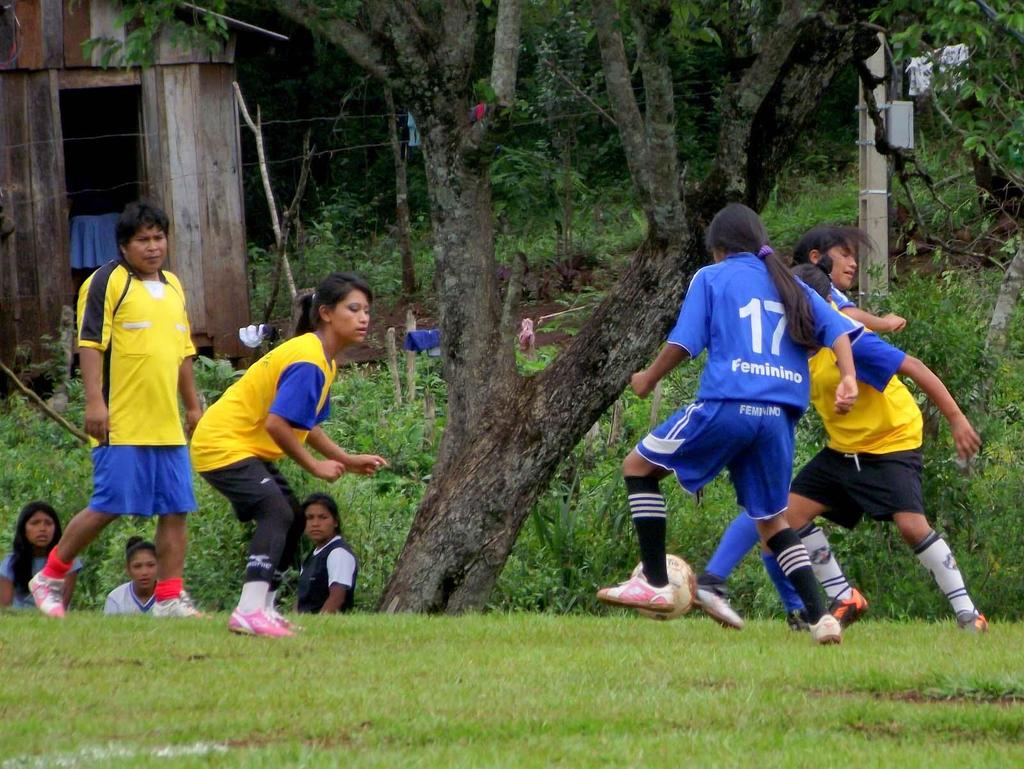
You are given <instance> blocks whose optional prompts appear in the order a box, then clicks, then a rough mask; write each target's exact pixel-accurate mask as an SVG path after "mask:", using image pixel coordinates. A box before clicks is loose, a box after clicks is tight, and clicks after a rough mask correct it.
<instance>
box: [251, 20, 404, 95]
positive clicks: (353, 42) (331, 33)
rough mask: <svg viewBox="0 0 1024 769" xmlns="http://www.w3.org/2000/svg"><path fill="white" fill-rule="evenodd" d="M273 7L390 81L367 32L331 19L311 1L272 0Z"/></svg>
mask: <svg viewBox="0 0 1024 769" xmlns="http://www.w3.org/2000/svg"><path fill="white" fill-rule="evenodd" d="M270 4H271V5H272V6H273V7H274V8H275V9H277V11H278V12H280V14H281V15H282V16H284V17H285V18H288V19H291V20H292V21H294V22H295V23H296V24H299V25H301V26H303V27H306V28H307V29H310V30H316V31H319V32H320V33H321V34H322V35H323V36H324V37H326V38H327V39H328V40H330V41H331V42H332V43H335V44H337V45H339V46H341V48H343V49H344V51H345V53H347V54H348V55H349V56H350V57H351V59H352V60H353V61H354V62H355V63H356V64H358V65H359V66H361V67H362V68H363V69H365V70H366V71H367V72H368V73H370V74H371V75H373V76H374V77H375V78H377V79H378V80H387V79H388V78H389V76H390V74H391V73H390V71H389V69H388V67H387V65H385V63H384V57H383V56H382V54H381V51H380V49H379V48H378V47H377V46H376V45H375V44H374V43H373V40H372V39H371V38H370V36H369V35H367V34H366V33H365V32H364V31H363V30H361V29H359V28H358V27H356V26H355V25H354V24H351V23H350V22H348V21H345V20H344V19H340V18H337V17H336V16H330V15H328V14H326V13H324V11H323V10H322V9H321V8H318V7H317V4H316V3H314V2H310V0H271V2H270Z"/></svg>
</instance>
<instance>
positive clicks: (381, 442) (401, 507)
mask: <svg viewBox="0 0 1024 769" xmlns="http://www.w3.org/2000/svg"><path fill="white" fill-rule="evenodd" d="M994 288H995V286H994V281H993V280H992V279H990V278H986V277H985V276H980V277H979V276H976V275H972V274H970V273H966V272H963V271H960V272H949V273H946V274H944V275H942V276H940V277H938V278H935V277H931V278H924V277H907V278H905V279H903V280H902V281H901V282H900V283H899V285H898V287H897V288H896V290H894V291H893V292H892V294H890V295H889V296H888V297H887V298H886V299H885V302H884V303H883V304H880V305H879V307H878V308H877V309H879V310H892V311H895V312H899V313H901V314H903V315H905V316H906V317H907V318H909V321H910V322H909V324H908V326H907V329H906V330H905V331H904V332H902V333H901V334H899V335H897V336H893V337H892V341H893V342H895V343H896V344H898V345H899V346H900V347H902V348H904V349H906V350H907V351H908V352H910V353H911V354H914V355H916V356H917V357H919V358H921V359H922V360H923V361H925V363H927V364H928V365H929V366H931V367H932V368H933V369H934V370H935V372H936V373H937V374H938V375H939V376H940V377H941V378H942V379H943V380H944V381H945V382H946V384H947V385H948V387H949V389H950V391H951V392H952V393H953V395H954V397H956V398H957V400H958V401H959V402H960V403H961V405H962V406H963V408H964V410H965V412H966V413H967V414H968V416H969V417H970V418H971V420H972V421H973V422H974V424H975V425H976V426H977V427H978V429H979V431H980V432H981V433H982V436H983V439H984V447H983V450H982V453H981V455H980V457H979V459H978V460H977V461H976V462H975V463H973V464H972V465H971V467H970V470H969V472H967V473H966V474H965V473H963V472H961V471H960V470H959V469H958V468H957V466H956V465H955V463H954V462H953V461H952V460H953V456H954V451H953V446H952V442H951V440H950V437H949V432H948V430H947V428H946V425H945V424H944V422H943V421H942V420H941V418H938V419H937V418H935V415H934V414H931V411H930V409H929V408H927V407H926V409H925V411H926V414H928V415H929V416H928V420H927V424H928V425H929V428H930V429H931V432H930V434H929V435H928V436H927V437H926V441H925V483H924V491H925V500H926V505H927V510H928V513H929V517H930V519H931V520H932V521H933V523H934V525H935V527H936V528H937V529H938V530H939V531H940V532H942V533H943V534H944V535H945V536H946V537H947V538H948V540H949V544H950V546H951V547H952V549H953V551H954V553H955V554H956V557H957V559H958V561H959V563H960V566H961V568H962V569H963V572H964V575H965V577H966V579H967V584H968V587H969V588H970V589H971V591H972V593H973V595H974V596H975V597H976V599H977V601H978V603H979V605H980V607H981V608H982V610H983V611H985V612H986V614H988V615H989V616H990V617H992V616H995V617H1002V618H1019V617H1021V616H1022V611H1021V606H1022V605H1024V600H1022V599H1024V565H1022V561H1021V558H1020V554H1021V553H1022V552H1024V532H1022V530H1021V528H1020V526H1019V524H1018V522H1017V503H1018V502H1019V500H1020V499H1021V498H1024V476H1022V474H1021V473H1020V471H1019V469H1018V466H1019V457H1020V455H1021V453H1022V450H1024V410H1022V408H1021V406H1020V404H1021V402H1022V401H1024V367H1022V366H1021V365H1020V357H1019V356H1020V352H1021V348H1022V345H1021V344H1020V339H1021V338H1022V333H1021V329H1022V326H1024V314H1022V313H1018V314H1017V317H1016V319H1015V325H1014V327H1013V330H1012V334H1011V338H1012V339H1013V340H1014V343H1013V345H1011V354H1010V355H1009V356H1008V357H1007V358H1006V359H1004V360H1000V361H991V360H989V359H988V358H987V357H986V354H985V352H984V349H983V338H984V332H985V322H986V319H987V317H988V313H989V312H990V309H991V301H992V296H993V295H994ZM538 352H539V355H538V360H537V361H522V365H523V368H524V370H526V371H535V370H537V369H539V368H542V367H543V366H544V365H546V364H547V363H548V362H550V361H551V360H552V359H553V357H554V355H555V351H554V350H553V349H550V348H545V349H542V350H539V351H538ZM420 361H421V366H420V372H419V374H420V375H419V387H420V389H421V395H422V390H423V388H428V389H429V390H430V391H431V393H432V394H433V395H434V398H435V400H436V403H437V414H438V417H437V424H436V425H435V429H436V435H437V436H438V437H439V436H440V431H441V429H443V423H444V413H445V406H446V403H445V391H444V385H443V382H442V380H441V379H440V377H439V375H438V370H437V368H438V367H437V363H436V361H429V359H427V358H425V357H421V358H420ZM700 368H701V367H700V365H699V364H697V365H684V366H681V367H680V369H679V370H678V371H677V372H675V373H673V375H672V376H670V377H669V378H668V379H667V380H666V386H665V394H664V399H663V402H662V409H661V413H660V414H659V415H658V418H659V419H665V418H667V417H668V416H669V414H671V412H672V411H673V410H675V409H676V408H678V407H679V406H681V405H683V404H685V403H687V402H688V401H689V400H691V399H692V397H693V393H694V392H695V391H696V387H697V380H698V377H699V373H700ZM234 376H235V373H234V372H231V371H230V369H228V368H226V367H225V364H223V363H221V362H214V361H204V360H200V361H199V363H198V364H197V381H198V382H199V387H200V389H201V390H203V392H204V393H206V394H207V397H208V398H209V399H210V400H211V401H212V400H213V399H214V398H215V397H216V396H217V394H219V392H220V391H222V390H223V389H224V388H225V387H226V386H227V385H228V384H229V383H230V382H231V381H232V379H233V378H234ZM70 393H71V404H70V408H69V413H68V417H69V419H71V421H72V422H81V419H82V395H81V387H80V384H79V383H78V382H72V386H71V388H70ZM331 399H332V414H331V418H330V420H329V421H328V422H327V423H326V425H325V429H326V430H327V431H328V433H329V434H331V435H332V436H333V437H334V438H335V439H336V440H337V441H338V442H339V443H340V444H341V445H343V446H344V447H345V448H346V449H348V450H351V451H355V452H370V451H372V452H376V453H380V454H382V455H384V456H386V457H387V458H388V460H389V461H390V463H391V465H390V467H389V468H388V470H386V471H383V472H381V473H379V474H378V475H377V476H375V477H374V478H363V477H349V476H343V477H342V478H341V479H340V480H339V481H338V482H337V483H336V484H333V485H331V484H326V483H323V482H321V481H318V480H316V479H313V478H311V477H310V476H309V475H307V474H305V473H304V472H302V471H301V470H300V469H299V468H298V467H297V466H296V465H295V464H294V463H293V462H291V461H290V460H283V461H282V462H281V463H280V466H281V468H282V470H283V472H284V473H285V475H286V477H287V478H288V479H289V481H290V482H291V483H292V485H293V488H294V489H295V492H296V494H297V495H298V496H299V497H300V498H302V497H303V496H305V495H306V494H309V493H311V492H313V491H324V492H327V493H329V494H332V495H333V496H334V497H335V499H336V500H337V502H338V505H339V508H340V509H341V511H342V522H343V529H344V533H345V535H346V537H347V538H348V539H349V541H350V543H351V544H352V546H353V548H354V549H355V551H356V553H357V554H358V556H359V558H360V562H361V569H360V588H359V592H358V600H357V605H358V606H359V607H360V608H363V609H373V608H375V607H376V604H377V602H378V600H379V598H380V596H381V594H382V592H383V589H384V586H385V584H386V582H387V579H388V577H389V575H390V573H391V570H392V568H393V566H394V563H395V560H396V559H397V557H398V554H399V552H400V551H401V548H402V545H403V543H404V540H405V536H406V533H407V531H408V529H409V526H410V524H411V522H412V519H413V516H414V515H415V511H416V507H417V505H418V503H419V500H420V498H421V497H422V494H423V491H424V489H425V483H426V480H427V479H428V476H429V475H430V473H431V471H432V467H433V462H434V450H435V449H436V446H431V445H427V443H426V438H425V434H426V431H425V429H424V418H423V406H422V398H421V399H420V400H418V401H417V402H415V403H413V404H405V405H403V406H400V407H399V406H396V405H395V404H394V400H393V389H392V384H391V380H390V377H389V375H388V373H387V370H386V368H384V367H377V366H349V367H345V368H343V369H342V371H341V373H340V375H339V377H338V381H337V382H336V383H335V385H334V388H333V390H332V394H331ZM918 400H919V402H920V401H922V397H921V396H920V394H918ZM622 401H623V406H624V409H623V420H622V421H623V430H622V436H621V438H620V439H619V441H618V442H617V443H615V444H614V445H612V446H610V447H609V446H608V445H607V439H608V433H609V430H610V417H609V415H607V414H606V415H605V416H603V417H602V418H601V420H600V422H599V437H598V440H597V441H596V442H595V443H594V444H593V445H590V446H588V445H586V443H585V442H584V443H581V444H580V445H579V446H577V447H576V448H575V449H574V450H573V451H572V452H571V453H570V454H569V455H568V456H567V457H566V458H565V461H564V462H563V464H562V466H561V467H560V468H559V469H558V471H557V473H556V475H555V478H554V480H553V482H552V484H551V486H550V488H549V489H548V490H547V491H546V492H545V493H544V494H543V495H542V496H541V498H540V499H539V501H538V503H537V505H536V506H535V508H534V510H532V511H531V513H530V515H529V517H528V518H527V521H526V523H525V525H524V526H523V529H522V531H521V533H520V536H519V539H518V541H517V542H516V545H515V547H514V549H513V552H512V555H511V557H510V558H509V560H508V563H507V565H506V567H505V569H504V571H503V573H502V574H501V576H500V578H499V580H498V583H497V586H496V588H495V591H494V593H493V595H492V597H491V604H490V605H491V606H492V607H493V608H495V609H498V610H509V609H523V610H530V611H550V612H583V613H589V612H595V611H598V610H599V608H598V605H597V603H596V601H595V600H594V592H595V591H596V589H597V588H598V587H600V586H601V585H604V584H608V583H609V582H611V581H614V580H617V579H620V578H622V577H623V576H624V575H625V574H627V573H628V571H629V570H630V569H632V567H633V565H634V564H635V563H636V560H637V549H636V544H635V536H634V534H633V531H632V525H631V522H630V518H629V514H628V510H627V505H626V495H625V489H624V487H623V484H622V480H621V470H620V466H621V461H622V458H623V457H624V456H625V454H626V453H627V452H628V450H629V448H630V447H631V446H632V445H633V444H634V443H635V442H636V441H637V440H639V439H640V438H641V437H643V435H644V434H645V433H646V431H647V430H648V429H649V426H650V418H651V415H650V409H651V406H650V401H647V400H643V401H642V400H640V399H638V398H636V397H634V396H633V395H632V394H630V393H628V392H627V393H625V394H624V395H623V396H622ZM435 440H437V439H436V438H435ZM822 441H823V432H822V428H821V425H820V423H819V422H818V421H817V419H816V418H815V417H814V416H813V414H811V415H808V416H807V417H805V418H804V419H803V420H802V421H801V423H800V425H799V427H798V435H797V444H798V448H797V457H796V465H797V466H798V467H799V466H800V465H802V464H803V463H804V462H806V461H807V460H809V459H810V458H811V456H813V455H814V453H815V452H816V451H817V450H818V448H819V447H820V446H821V444H822ZM0 443H2V444H3V445H4V446H6V447H9V449H8V450H7V454H6V455H5V458H6V462H5V472H4V473H3V474H2V475H0V542H2V543H3V548H2V549H4V550H7V549H9V546H10V541H11V537H12V534H13V526H14V521H15V517H16V516H17V512H18V509H19V508H20V507H21V505H22V504H24V503H25V502H27V501H29V500H31V499H36V498H43V499H47V500H49V501H50V502H51V503H52V504H53V505H54V506H55V507H56V508H57V509H58V511H59V512H60V513H61V515H62V518H63V519H64V520H65V521H66V520H68V518H70V516H71V515H72V514H73V513H74V512H76V511H77V510H79V509H81V508H82V507H84V506H85V504H86V503H87V501H88V499H89V494H90V491H91V467H90V463H89V457H88V451H87V450H86V449H85V448H84V447H82V446H81V445H80V444H79V443H78V442H77V441H76V440H75V439H74V438H72V437H71V436H70V435H69V434H68V433H66V432H65V431H63V430H62V429H61V428H60V427H58V426H57V425H56V424H54V423H52V422H50V421H49V420H46V419H44V418H43V417H41V416H40V415H39V414H38V413H37V412H36V411H34V410H33V409H32V408H31V407H30V406H29V405H28V404H27V403H26V402H25V401H24V400H23V399H22V398H21V397H19V396H12V397H10V398H8V400H7V401H6V403H4V404H3V407H2V410H0ZM195 488H196V492H197V498H198V501H199V508H200V510H199V512H198V513H197V514H195V515H193V516H191V517H190V519H189V521H190V524H189V527H190V529H189V530H190V546H189V551H188V558H187V562H186V577H187V581H188V584H189V585H190V589H191V590H192V592H193V593H194V595H195V596H196V598H197V599H198V600H199V602H200V603H201V604H202V605H204V606H207V607H209V608H224V607H228V606H230V605H231V604H232V603H233V602H234V600H235V599H236V597H237V592H238V589H239V586H240V583H241V576H242V569H243V564H244V561H245V554H246V548H247V543H248V536H249V529H248V527H246V526H242V525H241V524H239V523H238V522H237V521H236V520H235V518H234V515H233V513H232V511H231V509H230V507H229V505H228V504H227V502H226V501H225V500H224V499H223V498H222V497H221V496H220V495H219V494H217V493H216V492H214V491H213V490H212V489H211V488H210V487H209V486H208V485H207V484H206V483H205V481H202V480H201V479H199V478H198V477H196V478H195ZM663 488H664V490H665V492H666V500H667V503H668V507H669V510H670V517H669V531H668V543H669V549H670V551H672V552H675V553H677V554H679V555H680V556H682V557H683V558H685V559H687V560H688V561H689V562H690V563H691V564H692V565H693V566H694V567H695V568H696V569H698V570H699V569H700V568H702V567H703V565H704V563H705V562H706V560H707V559H708V558H709V557H710V555H711V553H712V552H713V550H714V548H715V546H716V544H717V542H718V538H719V536H720V535H721V533H722V531H723V530H724V528H725V527H726V525H727V524H728V523H729V521H730V520H731V519H732V518H733V516H734V515H735V513H736V503H735V497H734V494H733V490H732V487H731V486H730V484H729V483H728V480H727V479H726V478H725V477H724V476H723V477H720V478H718V479H717V480H715V481H714V482H713V483H711V484H710V485H709V486H708V487H707V489H706V490H705V493H704V494H703V496H702V499H701V501H700V502H699V503H697V502H696V501H695V500H694V499H693V498H692V497H690V496H689V495H687V494H685V493H683V492H682V491H681V490H680V489H679V488H678V486H677V485H676V484H675V483H672V482H671V481H666V482H665V483H664V484H663ZM133 533H139V534H142V535H144V536H152V524H150V523H148V522H146V521H137V520H134V519H133V520H129V521H126V522H122V523H119V524H117V525H114V526H112V527H111V528H110V529H108V531H107V532H106V533H105V534H104V535H103V536H101V537H100V538H99V539H98V540H97V541H96V542H95V543H94V544H93V545H92V546H91V547H90V548H89V549H88V550H87V551H86V552H85V553H84V554H83V559H84V561H85V563H86V568H85V569H84V570H83V572H82V573H81V575H80V578H79V588H78V592H77V595H76V599H75V606H76V607H78V608H97V607H100V606H101V605H102V602H103V599H104V597H105V595H106V592H107V591H108V590H110V589H111V588H113V587H114V586H116V585H117V584H119V583H120V582H122V581H124V579H126V577H125V576H124V570H123V553H124V542H125V540H126V539H127V537H128V536H129V535H130V534H133ZM830 537H831V540H832V544H833V547H834V550H835V552H836V555H837V557H838V558H839V560H840V561H841V562H842V563H843V564H844V566H845V567H846V569H847V572H848V574H849V575H850V577H851V579H852V580H853V581H854V582H855V583H857V584H858V585H859V586H860V587H861V588H862V589H863V590H864V592H865V593H866V594H867V595H868V596H869V598H870V600H871V603H872V614H874V615H875V616H894V617H944V616H948V614H949V609H948V605H947V604H946V601H945V599H944V598H943V597H942V595H941V594H940V593H939V591H938V590H936V588H935V586H934V583H933V581H932V579H931V576H930V575H929V574H927V573H926V572H925V570H924V569H923V568H921V566H920V565H919V564H918V562H917V560H916V558H914V556H913V554H912V553H911V552H910V550H909V549H908V548H907V547H906V546H905V545H904V544H903V543H902V541H901V540H900V539H899V536H898V535H897V533H896V531H895V529H894V528H893V527H892V526H883V525H879V524H875V523H870V522H869V523H863V524H861V526H859V527H858V528H857V529H855V530H854V531H851V532H846V531H845V530H839V529H835V528H833V529H831V533H830ZM732 588H733V591H734V597H735V603H736V605H737V607H738V608H739V609H740V610H741V611H742V612H744V613H746V614H753V615H765V614H771V613H777V612H778V610H779V605H778V600H777V598H776V597H775V594H774V590H773V589H772V587H771V585H770V583H769V582H768V580H767V579H766V576H765V574H764V570H763V568H762V566H761V563H760V559H759V558H758V557H757V555H756V554H753V555H751V556H750V557H748V558H747V559H746V560H745V561H744V562H743V563H742V564H741V565H740V567H739V569H738V570H737V572H736V574H735V575H734V577H733V580H732ZM293 590H294V574H293V575H292V579H291V581H290V582H289V583H288V584H287V585H286V587H285V594H286V596H285V597H286V600H290V596H291V592H292V591H293Z"/></svg>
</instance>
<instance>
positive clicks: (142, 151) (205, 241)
mask: <svg viewBox="0 0 1024 769" xmlns="http://www.w3.org/2000/svg"><path fill="white" fill-rule="evenodd" d="M200 10H201V9H196V11H197V12H199V11H200ZM119 12H120V6H119V4H118V3H117V2H116V0H78V1H77V2H75V3H73V4H69V3H68V2H67V0H15V1H14V2H9V3H4V4H0V357H2V358H3V359H5V360H7V361H10V360H11V359H12V357H13V356H14V354H15V351H16V350H17V349H18V348H19V347H20V348H21V349H22V350H23V351H24V350H31V353H32V358H33V359H35V360H39V359H40V358H41V357H43V356H45V354H46V351H45V349H43V348H44V347H45V345H43V344H42V343H41V338H42V337H43V335H44V334H49V335H50V336H52V337H54V338H56V337H57V334H58V331H59V326H60V318H61V310H62V307H64V306H65V305H73V304H74V301H75V296H76V292H77V289H78V287H79V286H80V285H81V283H82V281H83V280H85V278H86V277H87V276H88V275H89V273H90V272H91V271H92V269H94V268H95V266H96V265H92V264H90V263H89V262H90V261H91V262H95V261H96V260H97V258H98V257H105V255H106V254H107V252H108V251H109V250H110V249H109V248H106V247H93V248H92V251H91V252H89V251H88V249H87V254H86V258H85V260H84V261H83V257H82V252H81V248H80V244H77V243H76V244H74V248H72V245H73V244H72V241H71V238H72V232H73V231H74V232H75V233H76V237H77V234H78V232H79V231H80V230H82V227H86V226H88V227H92V226H93V225H95V226H96V227H99V228H101V229H102V228H105V227H109V226H110V224H109V223H110V221H111V219H112V218H113V217H112V216H111V215H112V214H116V213H119V212H120V211H121V210H122V209H123V208H124V206H125V204H126V203H128V202H130V201H132V200H134V199H136V198H139V197H142V196H145V197H148V198H151V199H153V200H154V201H156V202H157V203H159V204H160V205H162V206H163V207H164V208H165V210H166V211H167V213H168V215H169V217H170V219H171V235H170V253H169V258H168V265H167V267H168V269H170V270H171V271H173V272H174V273H176V274H177V275H178V277H179V278H181V281H182V283H183V284H184V286H185V289H186V291H187V295H188V301H189V308H190V312H189V314H190V318H191V322H192V330H193V333H194V338H195V342H196V346H197V347H198V348H199V349H200V350H201V351H205V352H214V353H217V354H224V355H228V356H237V355H239V354H241V349H240V347H239V341H238V328H239V327H240V326H244V325H246V324H247V323H249V320H250V319H249V298H248V290H247V282H246V247H245V222H244V212H243V196H242V174H241V152H240V146H239V142H240V138H239V125H238V113H237V109H236V107H235V100H234V94H233V90H232V80H233V79H234V64H233V61H234V50H235V40H234V30H233V29H232V34H231V37H229V39H228V40H227V41H226V42H225V43H224V44H223V45H221V46H220V47H219V48H218V50H216V51H215V52H213V53H210V52H209V50H182V49H181V48H180V47H176V46H175V45H173V44H171V42H170V41H169V39H166V38H167V36H166V35H163V36H162V37H161V38H158V39H157V40H156V41H155V46H156V60H155V64H154V65H152V66H147V67H134V66H133V67H123V66H120V67H115V66H112V67H106V68H105V67H103V66H101V51H99V50H94V51H92V52H91V54H90V55H89V56H86V54H85V52H84V50H83V46H82V44H83V43H84V42H85V41H86V40H88V39H90V38H114V39H121V40H123V39H124V36H125V30H124V28H123V27H119V26H118V24H117V17H118V13H119ZM229 26H230V25H229ZM106 232H107V230H105V229H103V233H104V237H105V236H106ZM73 252H74V253H73ZM116 256H117V251H116V246H115V247H114V249H113V253H111V254H110V258H114V257H116ZM105 260H106V259H105V258H104V259H102V260H101V261H105Z"/></svg>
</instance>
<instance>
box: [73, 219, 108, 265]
mask: <svg viewBox="0 0 1024 769" xmlns="http://www.w3.org/2000/svg"><path fill="white" fill-rule="evenodd" d="M118 218H120V214H100V215H99V216H74V217H72V218H71V266H72V267H74V268H75V269H78V270H91V269H95V268H96V267H99V266H100V265H103V264H106V263H107V262H109V261H110V260H111V259H117V257H118V256H119V255H120V252H119V251H118V249H117V220H118Z"/></svg>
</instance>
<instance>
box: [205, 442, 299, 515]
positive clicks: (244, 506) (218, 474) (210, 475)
mask: <svg viewBox="0 0 1024 769" xmlns="http://www.w3.org/2000/svg"><path fill="white" fill-rule="evenodd" d="M199 474H200V475H201V476H202V477H203V478H205V479H206V481H207V483H209V484H210V485H211V486H213V488H215V489H216V490H217V491H219V492H220V493H221V494H223V495H224V496H225V497H227V498H228V501H229V502H230V503H231V506H232V507H233V508H234V509H235V515H236V516H237V517H238V520H240V521H243V522H244V521H251V520H252V519H253V518H255V517H256V515H257V513H258V511H259V509H260V506H261V505H263V504H265V503H266V502H267V500H274V501H275V502H277V501H278V500H280V498H281V497H283V498H284V500H285V501H286V502H287V503H288V506H289V507H290V508H291V509H292V511H293V512H296V513H297V511H298V509H299V502H298V500H297V499H296V498H295V494H294V492H292V488H291V486H289V485H288V481H287V480H286V479H285V477H284V476H283V475H281V472H280V471H279V470H278V469H277V468H276V467H275V466H274V463H273V462H265V461H264V460H262V459H257V458H256V457H251V458H250V459H243V460H242V461H241V462H235V463H234V464H233V465H228V466H227V467H222V468H220V469H218V470H208V471H206V472H203V473H199Z"/></svg>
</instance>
